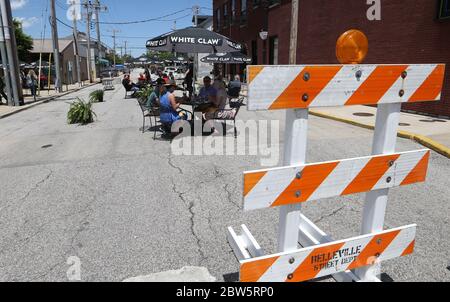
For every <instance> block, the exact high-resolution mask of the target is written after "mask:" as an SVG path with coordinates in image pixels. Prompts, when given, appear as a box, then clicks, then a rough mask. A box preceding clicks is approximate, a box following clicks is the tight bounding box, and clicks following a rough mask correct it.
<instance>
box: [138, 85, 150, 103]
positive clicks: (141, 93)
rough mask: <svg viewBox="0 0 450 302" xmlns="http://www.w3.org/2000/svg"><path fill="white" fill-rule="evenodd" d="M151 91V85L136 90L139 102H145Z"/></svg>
mask: <svg viewBox="0 0 450 302" xmlns="http://www.w3.org/2000/svg"><path fill="white" fill-rule="evenodd" d="M152 92H153V87H152V86H147V87H144V88H143V89H141V90H139V91H138V92H136V97H137V98H138V100H139V102H141V103H145V102H146V101H147V100H148V97H149V96H150V95H151V94H152Z"/></svg>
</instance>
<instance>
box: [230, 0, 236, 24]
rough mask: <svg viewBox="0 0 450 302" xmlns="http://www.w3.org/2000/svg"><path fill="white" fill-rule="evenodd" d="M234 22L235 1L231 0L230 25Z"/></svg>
mask: <svg viewBox="0 0 450 302" xmlns="http://www.w3.org/2000/svg"><path fill="white" fill-rule="evenodd" d="M234 21H236V0H231V24H233V23H234Z"/></svg>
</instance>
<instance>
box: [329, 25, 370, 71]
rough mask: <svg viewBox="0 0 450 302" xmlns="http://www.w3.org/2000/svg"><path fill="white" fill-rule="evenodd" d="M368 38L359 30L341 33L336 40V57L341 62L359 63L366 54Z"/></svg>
mask: <svg viewBox="0 0 450 302" xmlns="http://www.w3.org/2000/svg"><path fill="white" fill-rule="evenodd" d="M368 50H369V40H368V39H367V37H366V35H365V34H364V33H363V32H362V31H359V30H356V29H351V30H348V31H346V32H345V33H343V34H342V35H341V36H340V37H339V39H338V40H337V42H336V57H337V59H338V61H339V62H340V63H341V64H359V63H361V62H362V61H363V60H364V58H365V57H366V55H367V51H368Z"/></svg>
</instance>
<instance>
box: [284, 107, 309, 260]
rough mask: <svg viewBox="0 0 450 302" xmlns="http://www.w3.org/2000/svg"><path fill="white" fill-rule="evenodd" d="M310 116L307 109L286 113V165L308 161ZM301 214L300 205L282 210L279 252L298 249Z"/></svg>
mask: <svg viewBox="0 0 450 302" xmlns="http://www.w3.org/2000/svg"><path fill="white" fill-rule="evenodd" d="M308 116H309V113H308V110H307V109H300V110H287V111H286V128H285V133H284V142H285V143H284V164H285V165H290V166H292V165H301V164H304V163H305V161H306V147H307V140H308ZM293 198H294V196H293ZM300 214H301V205H300V204H291V205H287V206H284V207H281V208H280V218H279V224H278V228H279V229H278V251H279V252H286V251H291V250H296V249H297V248H298V244H297V241H298V225H299V223H300Z"/></svg>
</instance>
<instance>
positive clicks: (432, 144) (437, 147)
mask: <svg viewBox="0 0 450 302" xmlns="http://www.w3.org/2000/svg"><path fill="white" fill-rule="evenodd" d="M310 113H311V114H312V115H314V116H317V117H322V118H326V119H330V120H334V121H338V122H342V123H346V124H350V125H353V126H357V127H361V128H365V129H370V130H374V129H375V126H373V125H369V124H364V123H361V122H357V121H355V120H351V119H347V118H343V117H338V116H334V115H331V114H328V113H323V112H318V111H314V110H310ZM397 136H398V137H401V138H406V139H410V140H413V141H415V142H417V143H419V144H421V145H423V146H425V147H427V148H430V149H431V150H433V151H436V152H437V153H439V154H442V155H443V156H445V157H447V158H450V148H448V147H446V146H444V145H442V144H440V143H438V142H436V141H435V140H432V139H431V138H429V137H426V136H424V135H420V134H416V133H412V132H408V131H403V130H399V131H398V133H397Z"/></svg>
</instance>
